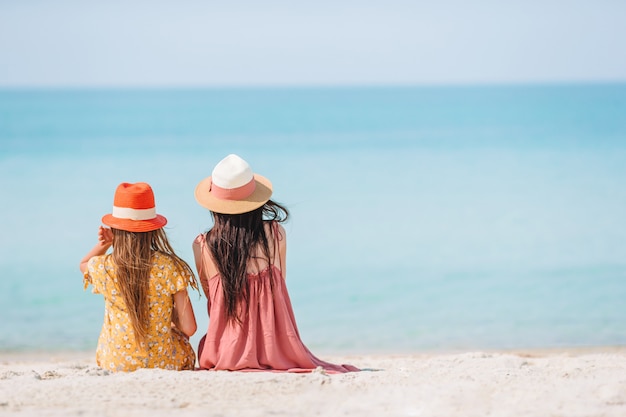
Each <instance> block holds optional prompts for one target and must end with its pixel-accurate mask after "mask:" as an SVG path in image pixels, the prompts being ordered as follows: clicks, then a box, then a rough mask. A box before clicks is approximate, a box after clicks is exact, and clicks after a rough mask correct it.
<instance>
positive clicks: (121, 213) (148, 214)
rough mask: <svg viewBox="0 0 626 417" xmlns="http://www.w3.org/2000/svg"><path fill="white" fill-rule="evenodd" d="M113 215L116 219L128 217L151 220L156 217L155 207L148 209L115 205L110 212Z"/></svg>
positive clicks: (130, 218)
mask: <svg viewBox="0 0 626 417" xmlns="http://www.w3.org/2000/svg"><path fill="white" fill-rule="evenodd" d="M111 215H113V217H116V218H118V219H129V220H152V219H154V218H156V216H157V215H156V207H153V208H149V209H132V208H128V207H116V206H113V211H112V212H111Z"/></svg>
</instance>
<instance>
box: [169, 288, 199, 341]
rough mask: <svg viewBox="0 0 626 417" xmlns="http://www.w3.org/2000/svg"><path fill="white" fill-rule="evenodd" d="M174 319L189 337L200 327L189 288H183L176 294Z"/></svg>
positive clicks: (177, 325)
mask: <svg viewBox="0 0 626 417" xmlns="http://www.w3.org/2000/svg"><path fill="white" fill-rule="evenodd" d="M173 320H174V324H175V325H176V327H178V329H179V330H180V331H182V332H183V333H184V334H185V336H187V337H191V336H193V334H194V333H195V332H196V330H197V328H198V326H197V324H196V316H195V315H194V314H193V307H192V306H191V301H190V300H189V295H188V294H187V290H181V291H178V292H177V293H175V294H174V315H173Z"/></svg>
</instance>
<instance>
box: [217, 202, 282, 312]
mask: <svg viewBox="0 0 626 417" xmlns="http://www.w3.org/2000/svg"><path fill="white" fill-rule="evenodd" d="M211 214H212V215H213V223H214V225H213V228H212V229H211V230H209V232H207V238H206V240H207V244H208V246H209V250H210V251H211V255H212V257H213V260H214V261H215V263H216V265H217V269H218V271H219V273H220V276H221V280H222V288H223V292H224V302H225V306H224V307H225V308H226V317H227V319H228V320H229V321H235V322H237V323H241V322H242V315H241V313H242V312H245V311H247V306H248V301H249V299H250V290H249V287H248V278H247V275H246V271H247V269H248V262H249V261H250V260H251V259H252V258H253V255H255V254H256V253H257V252H258V249H259V248H260V249H261V253H262V256H263V258H265V259H266V260H267V263H268V265H272V263H273V259H272V256H271V252H270V247H269V239H268V236H267V235H266V233H265V227H264V224H265V222H266V221H270V222H272V221H276V222H279V223H282V222H284V221H286V220H287V218H288V217H289V211H288V210H287V209H286V208H285V207H283V206H282V205H280V204H278V203H276V202H274V201H272V200H269V201H268V202H267V203H265V204H264V205H263V206H261V207H259V208H258V209H256V210H253V211H250V212H248V213H243V214H220V213H214V212H211ZM271 233H272V234H273V233H274V231H273V230H272V231H271ZM270 237H273V236H270ZM255 261H257V262H258V260H256V259H255ZM269 271H270V274H272V268H269ZM270 278H271V280H270V282H272V281H273V275H272V276H271V277H270Z"/></svg>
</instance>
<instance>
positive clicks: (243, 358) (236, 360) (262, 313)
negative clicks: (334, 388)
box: [194, 233, 359, 373]
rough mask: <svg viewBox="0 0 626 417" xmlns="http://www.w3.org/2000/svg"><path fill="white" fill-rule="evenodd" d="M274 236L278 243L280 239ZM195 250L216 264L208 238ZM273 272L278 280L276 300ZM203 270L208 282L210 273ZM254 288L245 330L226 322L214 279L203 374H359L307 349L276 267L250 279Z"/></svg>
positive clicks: (201, 360)
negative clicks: (318, 370) (208, 371)
mask: <svg viewBox="0 0 626 417" xmlns="http://www.w3.org/2000/svg"><path fill="white" fill-rule="evenodd" d="M274 235H275V236H277V237H278V233H274ZM194 245H199V247H200V250H201V256H202V258H203V259H202V262H206V259H210V255H209V249H208V247H207V244H206V240H205V235H204V234H201V235H199V236H198V237H197V238H196V239H195V241H194ZM203 264H204V263H203ZM281 264H282V260H281ZM270 268H272V271H273V276H274V291H273V296H272V289H271V288H270V278H271V275H270V273H269V272H270ZM200 269H201V270H200V271H198V273H199V275H200V278H201V280H203V279H204V277H203V276H202V275H203V274H204V273H205V271H204V268H200ZM205 282H206V281H205ZM248 282H249V285H250V302H249V303H248V314H247V315H246V316H245V318H244V320H243V323H242V324H241V325H240V324H236V323H232V322H229V321H228V320H227V318H226V313H225V308H224V295H223V292H222V280H221V278H220V275H219V274H217V275H215V276H212V277H210V278H209V279H208V294H207V297H208V301H207V308H208V313H209V329H208V331H207V334H206V335H205V336H204V337H203V338H202V340H200V345H199V346H198V363H199V365H200V368H201V369H216V370H231V371H239V370H275V371H289V372H310V371H312V370H313V369H315V368H317V367H318V366H321V367H322V368H324V369H325V370H326V371H328V372H331V373H339V372H351V371H358V370H359V369H358V368H356V367H354V366H352V365H335V364H332V363H328V362H324V361H323V360H321V359H318V358H317V357H315V356H314V355H313V354H312V353H311V352H310V351H309V350H308V349H307V347H306V346H305V345H304V343H303V342H302V340H301V339H300V334H299V333H298V327H297V325H296V319H295V317H294V314H293V309H292V307H291V301H290V299H289V294H288V292H287V287H286V285H285V280H284V278H283V275H282V272H281V270H280V269H279V268H278V267H277V266H276V265H270V266H268V267H267V268H266V269H265V270H263V271H262V272H260V273H259V274H248Z"/></svg>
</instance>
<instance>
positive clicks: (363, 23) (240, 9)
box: [0, 0, 626, 86]
mask: <svg viewBox="0 0 626 417" xmlns="http://www.w3.org/2000/svg"><path fill="white" fill-rule="evenodd" d="M625 22H626V1H623V0H593V1H592V0H587V1H580V0H572V1H556V0H543V1H540V0H528V1H522V0H519V1H517V0H516V1H495V0H494V1H491V0H475V1H463V0H442V1H434V0H433V1H419V0H414V1H409V0H363V1H339V0H335V1H331V0H318V1H307V2H302V1H295V0H292V1H288V0H285V1H281V0H263V1H258V0H256V1H249V0H242V1H210V0H205V1H200V0H197V1H192V0H180V1H174V0H170V1H163V0H152V1H144V0H129V1H120V0H112V1H91V0H82V1H81V0H58V1H52V0H50V1H44V0H0V86H230V85H337V84H449V83H454V84H457V83H492V82H495V83H503V82H504V83H509V82H513V83H518V82H553V81H556V82H577V81H626V23H625Z"/></svg>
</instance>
